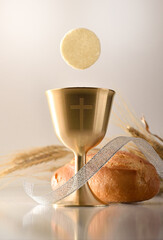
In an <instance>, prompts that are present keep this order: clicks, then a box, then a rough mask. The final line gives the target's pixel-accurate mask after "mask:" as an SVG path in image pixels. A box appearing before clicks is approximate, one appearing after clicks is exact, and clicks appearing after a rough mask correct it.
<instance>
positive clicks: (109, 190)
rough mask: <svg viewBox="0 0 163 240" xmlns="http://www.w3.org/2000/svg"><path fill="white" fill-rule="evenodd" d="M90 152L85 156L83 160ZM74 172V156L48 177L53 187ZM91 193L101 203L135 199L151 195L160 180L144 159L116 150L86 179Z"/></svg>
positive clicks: (146, 197) (153, 193) (143, 198)
mask: <svg viewBox="0 0 163 240" xmlns="http://www.w3.org/2000/svg"><path fill="white" fill-rule="evenodd" d="M92 157H93V154H91V155H88V156H87V161H89V160H90V159H91V158H92ZM73 175H74V159H73V160H72V161H71V162H70V163H69V164H67V165H65V166H63V167H61V168H60V169H58V170H57V171H56V172H55V173H54V175H53V177H52V180H51V185H52V188H53V190H55V189H56V188H58V187H59V186H61V185H62V184H64V183H65V182H66V181H68V180H69V179H70V178H71V177H72V176H73ZM88 183H89V186H90V188H91V190H92V191H93V193H94V194H95V195H96V197H97V198H99V199H100V200H101V201H103V202H104V203H109V202H137V201H144V200H147V199H150V198H152V197H154V196H155V195H156V194H157V193H158V192H159V187H160V180H159V176H158V174H157V172H156V169H155V167H154V166H153V165H152V164H150V163H149V162H148V161H146V160H144V159H142V158H140V157H138V156H136V155H135V154H132V153H128V152H125V151H119V152H118V153H116V154H115V155H114V156H113V157H112V158H111V159H110V160H109V161H108V163H106V164H105V166H104V167H102V168H101V169H100V170H99V171H98V172H97V173H96V174H95V175H94V176H93V177H92V178H91V179H90V180H89V181H88Z"/></svg>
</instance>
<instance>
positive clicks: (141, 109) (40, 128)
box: [0, 0, 163, 155]
mask: <svg viewBox="0 0 163 240" xmlns="http://www.w3.org/2000/svg"><path fill="white" fill-rule="evenodd" d="M78 27H85V28H88V29H90V30H92V31H94V32H95V33H96V34H97V36H98V37H99V39H100V41H101V48H102V52H101V56H100V58H99V60H98V61H97V62H96V63H95V64H94V65H93V66H92V67H90V68H88V69H86V70H75V69H72V68H71V67H69V66H68V65H67V64H66V63H65V62H64V61H63V60H62V58H61V56H60V50H59V45H60V40H61V39H62V37H63V36H64V34H65V33H66V32H67V31H69V30H70V29H72V28H78ZM67 86H97V87H105V88H111V89H114V90H115V91H117V90H118V91H119V92H120V93H121V95H122V96H123V97H124V98H125V99H126V101H127V102H128V103H129V104H130V105H131V106H132V108H133V109H134V110H135V112H136V113H137V114H138V116H139V115H140V116H141V115H142V114H144V115H145V116H146V119H147V120H148V122H149V124H150V127H151V130H152V131H153V132H155V133H157V134H160V135H162V136H163V129H162V123H163V107H162V105H163V98H162V92H163V0H123V1H122V0H110V1H109V0H101V1H99V0H82V1H81V0H80V1H79V0H0V155H1V154H4V153H7V152H12V151H14V150H19V149H24V148H29V147H34V146H43V145H48V144H55V143H59V142H58V140H57V138H56V136H55V134H54V132H53V127H52V123H51V119H50V114H49V109H48V105H47V101H46V97H45V90H47V89H51V88H58V87H59V88H60V87H67ZM113 108H114V105H113ZM109 130H110V131H111V130H112V131H113V132H114V130H113V129H111V125H110V127H109Z"/></svg>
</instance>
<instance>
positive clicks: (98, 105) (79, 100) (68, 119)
mask: <svg viewBox="0 0 163 240" xmlns="http://www.w3.org/2000/svg"><path fill="white" fill-rule="evenodd" d="M114 94H115V92H114V91H113V90H110V89H104V88H90V87H73V88H61V89H52V90H48V91H46V95H47V99H48V104H49V108H50V113H51V117H52V122H53V125H54V129H55V132H56V135H57V137H58V138H59V140H60V141H61V142H62V143H63V144H64V145H65V146H66V147H68V148H69V149H71V150H72V151H73V152H74V154H75V174H76V173H77V172H78V171H79V170H80V169H81V168H82V167H83V166H84V165H85V163H86V154H87V152H88V151H89V150H90V149H91V148H93V147H95V146H96V145H98V144H99V143H100V142H101V141H102V139H103V138H104V136H105V133H106V130H107V125H108V120H109V115H110V110H111V105H112V100H113V96H114ZM101 181H102V179H101ZM70 196H71V200H70V197H66V198H65V199H64V200H61V201H59V202H58V203H57V205H61V206H100V205H105V204H104V203H102V202H101V201H100V200H99V199H97V198H96V196H95V195H94V194H93V192H92V191H91V189H90V187H89V185H88V183H86V184H85V185H83V186H82V187H81V188H80V189H78V190H77V191H76V192H74V193H73V194H71V195H70Z"/></svg>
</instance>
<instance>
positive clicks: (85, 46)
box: [60, 28, 101, 69]
mask: <svg viewBox="0 0 163 240" xmlns="http://www.w3.org/2000/svg"><path fill="white" fill-rule="evenodd" d="M60 50H61V55H62V57H63V59H64V60H65V61H66V62H67V63H68V64H69V65H71V66H72V67H74V68H76V69H85V68H88V67H90V66H91V65H92V64H94V63H95V62H96V61H97V59H98V58H99V56H100V51H101V47H100V41H99V39H98V37H97V36H96V34H95V33H94V32H92V31H90V30H88V29H86V28H77V29H73V30H71V31H69V32H68V33H67V34H66V35H65V36H64V38H63V40H62V41H61V45H60Z"/></svg>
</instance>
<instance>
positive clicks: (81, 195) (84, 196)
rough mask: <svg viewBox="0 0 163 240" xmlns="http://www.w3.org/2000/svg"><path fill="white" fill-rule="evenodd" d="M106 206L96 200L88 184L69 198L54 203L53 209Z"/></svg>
mask: <svg viewBox="0 0 163 240" xmlns="http://www.w3.org/2000/svg"><path fill="white" fill-rule="evenodd" d="M106 205H107V204H105V203H103V202H101V201H100V200H99V199H97V198H96V197H95V196H94V194H93V193H92V191H91V189H90V188H89V185H88V183H86V184H85V185H84V186H82V187H81V188H80V189H78V190H77V191H76V192H74V193H72V194H71V195H70V196H68V197H66V198H64V199H63V200H61V201H59V202H57V203H55V204H54V205H53V206H54V208H57V207H104V206H106Z"/></svg>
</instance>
